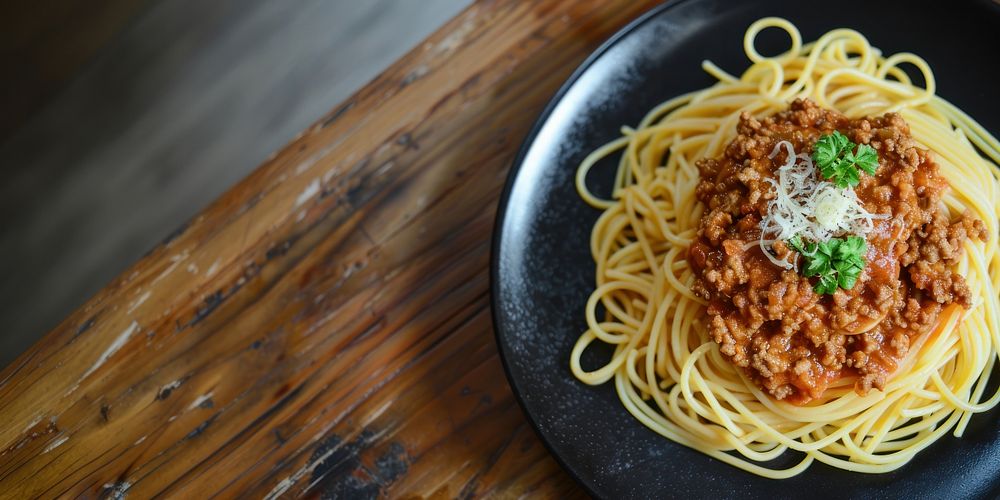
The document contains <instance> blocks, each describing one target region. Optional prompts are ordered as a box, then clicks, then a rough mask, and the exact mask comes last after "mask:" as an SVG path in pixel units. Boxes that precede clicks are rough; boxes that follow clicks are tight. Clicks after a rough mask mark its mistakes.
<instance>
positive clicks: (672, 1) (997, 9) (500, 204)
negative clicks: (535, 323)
mask: <svg viewBox="0 0 1000 500" xmlns="http://www.w3.org/2000/svg"><path fill="white" fill-rule="evenodd" d="M697 1H700V0H665V1H663V2H661V3H659V4H657V5H655V6H653V7H651V8H649V9H648V10H647V11H645V12H643V13H641V14H640V15H638V16H636V17H635V18H634V19H632V20H631V21H629V22H628V23H626V24H625V25H624V26H622V27H621V28H619V29H618V31H616V32H615V33H614V34H613V35H611V36H610V37H608V38H607V39H606V40H605V41H603V42H602V43H601V44H600V45H599V46H598V47H597V48H596V49H594V50H593V51H592V52H591V53H590V54H589V55H588V56H587V57H586V58H585V59H584V60H583V61H582V62H581V63H580V64H579V65H578V66H577V67H576V68H575V69H574V70H573V72H572V73H570V75H569V76H568V77H566V80H565V81H564V82H563V83H562V85H560V87H559V88H558V90H557V91H556V92H555V93H554V94H553V95H552V97H551V98H550V99H549V100H548V101H547V103H546V105H545V106H544V108H542V111H541V112H540V113H539V115H538V117H537V118H536V119H535V121H534V122H533V124H532V126H531V128H530V129H529V130H528V132H527V133H526V134H525V135H524V138H523V139H522V141H521V144H520V146H519V147H518V150H517V153H516V155H515V156H514V158H513V160H512V161H511V166H510V169H509V171H508V173H507V176H506V178H505V180H504V187H503V190H502V191H501V193H500V196H499V198H498V201H497V212H496V215H495V218H494V226H493V231H492V237H491V243H490V261H489V262H490V264H489V265H490V270H489V280H490V285H489V289H490V316H491V321H492V323H493V336H494V341H495V342H496V345H497V351H498V354H499V358H500V362H501V365H502V366H503V371H504V376H505V377H506V378H507V383H508V386H509V387H510V388H511V392H512V393H513V395H514V399H515V400H516V401H517V404H518V406H520V408H521V412H522V414H523V415H524V417H525V419H526V420H527V421H528V423H529V425H530V426H531V428H532V430H533V432H534V433H535V435H536V436H537V437H538V439H539V440H540V441H541V442H542V444H543V445H544V447H545V449H546V451H547V452H548V454H549V456H551V457H552V458H553V459H554V460H555V461H556V462H557V463H558V464H559V466H560V467H561V468H562V469H563V471H565V472H566V473H567V474H568V475H569V476H570V477H572V478H573V480H574V481H575V482H576V483H577V484H578V485H580V486H581V487H582V488H583V489H584V491H585V492H586V493H587V494H588V495H589V496H591V497H595V498H606V497H608V492H607V491H606V490H605V489H603V488H600V487H599V486H598V484H597V482H596V481H595V480H594V478H591V477H587V476H585V475H583V474H581V473H580V471H578V470H577V469H575V468H574V466H572V465H571V464H570V463H569V462H567V461H566V460H565V458H564V457H563V456H562V455H560V454H559V453H557V452H556V450H555V448H554V446H555V445H554V443H553V442H552V440H550V438H549V437H548V436H547V435H546V433H544V432H542V430H541V428H540V427H539V423H538V421H537V419H536V417H535V416H534V415H532V413H531V412H530V411H528V408H527V404H526V402H525V399H524V395H523V394H522V392H521V391H520V390H519V388H518V386H517V384H516V383H515V381H514V377H513V373H512V369H511V361H510V358H511V356H512V353H511V351H510V349H509V347H508V346H507V345H506V344H505V343H504V342H503V341H502V337H504V336H506V335H508V334H509V328H505V327H503V326H502V325H503V323H502V322H501V319H500V316H501V313H500V307H499V306H500V304H501V301H500V273H499V269H500V260H501V252H500V248H501V245H502V244H503V241H504V237H503V232H504V231H503V229H504V224H505V223H506V220H507V215H508V214H507V212H508V208H509V205H510V203H509V202H510V197H511V194H512V193H513V190H514V184H515V181H516V179H517V177H518V175H519V174H520V172H521V170H522V167H523V164H524V160H525V158H526V157H527V154H528V151H529V150H530V149H531V148H532V146H533V145H534V143H535V140H536V139H537V137H538V135H539V132H540V131H541V129H542V128H543V127H544V125H545V124H546V122H548V121H549V119H550V118H551V116H552V113H553V111H554V110H555V108H556V107H557V106H558V105H559V104H560V103H561V102H562V100H563V99H564V98H565V96H566V94H567V93H568V92H569V91H570V90H571V89H572V88H573V87H574V86H575V85H576V83H577V82H578V81H579V79H580V78H581V77H582V76H583V75H584V73H586V72H587V71H588V70H589V69H590V68H591V66H593V65H594V64H595V63H596V62H598V60H600V59H601V58H602V57H603V56H604V55H605V54H606V53H607V52H608V51H610V50H611V49H612V48H614V47H615V46H616V45H617V44H618V43H619V42H620V41H621V40H622V39H624V38H626V37H628V36H629V35H631V34H632V33H633V32H634V31H636V30H637V29H639V28H640V27H642V26H643V25H645V24H646V23H647V22H649V21H650V20H651V19H653V18H656V17H658V16H660V15H661V14H664V13H666V12H669V11H671V10H673V9H675V8H679V7H681V6H684V5H687V4H690V3H695V2H697ZM965 3H968V4H973V5H980V6H984V5H985V6H987V7H988V8H991V9H992V10H993V12H994V13H995V14H997V15H998V19H1000V0H965ZM997 369H1000V368H997ZM998 443H1000V441H998ZM993 484H994V487H993V488H994V489H991V490H990V491H1000V489H996V488H1000V486H998V485H1000V477H997V478H994V481H993Z"/></svg>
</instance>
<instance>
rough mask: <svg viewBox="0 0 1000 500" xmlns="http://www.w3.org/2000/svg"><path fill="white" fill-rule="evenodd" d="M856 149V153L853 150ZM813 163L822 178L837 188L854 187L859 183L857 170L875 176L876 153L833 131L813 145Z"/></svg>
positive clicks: (872, 149) (870, 148) (859, 175)
mask: <svg viewBox="0 0 1000 500" xmlns="http://www.w3.org/2000/svg"><path fill="white" fill-rule="evenodd" d="M855 147H857V152H855V150H854V148H855ZM813 161H814V162H816V165H817V166H818V167H819V171H820V173H821V174H823V177H826V178H827V179H830V180H832V181H833V183H834V184H836V185H837V187H839V188H846V187H854V186H857V185H858V183H859V182H861V174H860V173H859V172H858V169H861V170H863V171H865V172H867V173H868V175H875V169H877V168H878V151H875V148H873V147H871V146H869V145H867V144H862V145H860V146H858V145H857V144H854V143H853V142H851V140H850V139H848V138H847V136H846V135H844V134H841V133H840V132H839V131H836V130H834V131H833V133H832V134H827V135H824V136H822V137H820V138H819V141H817V142H816V144H814V145H813Z"/></svg>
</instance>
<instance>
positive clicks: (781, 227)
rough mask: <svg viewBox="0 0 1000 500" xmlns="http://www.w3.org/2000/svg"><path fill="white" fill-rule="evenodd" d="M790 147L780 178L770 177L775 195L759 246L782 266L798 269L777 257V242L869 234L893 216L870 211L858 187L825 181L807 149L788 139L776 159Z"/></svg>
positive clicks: (778, 148)
mask: <svg viewBox="0 0 1000 500" xmlns="http://www.w3.org/2000/svg"><path fill="white" fill-rule="evenodd" d="M782 148H784V150H785V152H786V153H787V155H786V160H785V163H784V164H783V165H781V166H780V167H778V170H777V174H778V176H777V178H776V179H775V178H767V179H766V181H767V182H768V183H770V184H771V186H773V187H774V199H772V200H771V201H770V202H769V203H768V207H767V216H766V217H764V219H763V220H761V222H760V229H761V234H760V239H759V241H758V242H757V244H758V245H759V246H760V249H761V250H762V251H763V252H764V255H765V256H767V258H768V259H770V260H771V262H773V263H774V264H775V265H776V266H779V267H782V268H785V269H792V268H797V263H796V262H789V261H787V260H783V259H779V258H777V257H776V256H775V255H774V253H773V251H772V249H771V248H770V247H771V245H773V244H774V242H776V241H783V240H788V239H790V238H792V237H794V236H796V235H798V236H799V237H801V238H802V239H804V240H808V241H814V242H820V241H826V240H828V239H830V238H832V237H837V236H842V235H844V234H854V235H857V236H861V237H862V238H864V237H865V235H867V234H868V233H869V232H871V231H872V230H873V229H874V228H875V223H874V222H873V221H874V220H876V219H888V218H889V215H888V214H872V213H871V212H868V211H867V210H865V207H864V206H862V204H861V200H859V199H858V195H857V193H855V192H854V189H852V188H843V189H841V188H838V187H837V186H836V185H834V184H833V183H831V182H827V181H825V180H822V178H821V176H820V175H819V174H818V172H817V171H816V167H815V165H813V161H812V157H810V156H809V155H808V154H806V153H799V154H796V153H795V148H794V146H792V143H790V142H788V141H780V142H778V144H776V145H775V146H774V150H772V151H771V156H770V157H771V158H774V157H775V156H777V155H778V153H779V152H780V151H781V149H782Z"/></svg>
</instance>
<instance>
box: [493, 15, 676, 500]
mask: <svg viewBox="0 0 1000 500" xmlns="http://www.w3.org/2000/svg"><path fill="white" fill-rule="evenodd" d="M691 1H693V0H673V1H671V0H667V1H664V2H661V3H660V4H658V5H655V6H653V7H651V8H650V9H649V10H647V11H645V12H643V13H642V14H640V15H639V16H637V17H636V18H635V19H633V20H631V21H629V22H628V23H627V24H626V25H625V26H623V27H621V28H619V29H618V31H616V32H615V33H614V34H613V35H611V36H610V37H609V38H608V39H607V40H605V41H604V42H602V43H601V45H600V46H598V47H597V48H596V49H594V50H593V51H592V52H591V53H590V54H589V55H588V56H587V57H586V58H585V59H584V60H583V62H581V63H580V64H579V65H578V66H577V67H576V69H574V70H573V72H572V73H571V74H570V75H569V76H568V77H567V78H566V81H564V82H563V84H562V85H561V86H560V87H559V89H558V90H557V91H556V93H555V94H553V95H552V97H551V98H550V99H549V101H548V102H547V103H546V104H545V107H544V108H542V111H541V113H539V115H538V118H536V119H535V121H534V123H533V124H532V126H531V128H530V129H529V130H528V133H527V134H525V136H524V139H522V140H521V145H520V146H519V147H518V150H517V154H516V155H514V159H513V160H512V162H511V166H510V170H509V171H508V172H507V177H506V179H505V180H504V188H503V191H501V192H500V197H499V198H498V200H497V213H496V217H495V219H494V221H493V236H492V241H491V242H490V318H491V320H492V322H493V340H494V341H495V342H496V344H497V351H498V353H499V356H500V364H502V365H503V371H504V376H505V377H506V378H507V385H508V386H510V388H511V392H512V393H513V394H514V399H515V400H516V401H517V404H518V406H520V407H521V413H522V414H523V415H524V417H525V419H526V420H527V421H528V424H529V425H530V426H531V429H532V431H534V433H535V436H537V437H538V439H539V440H540V441H541V442H542V444H543V445H544V446H545V449H546V451H547V452H548V454H549V456H551V457H552V458H553V459H555V461H556V462H557V463H558V464H559V466H560V467H562V469H563V470H564V471H566V473H567V474H569V475H570V477H572V478H573V480H574V481H576V483H577V484H578V485H580V486H582V487H583V489H584V490H585V491H586V492H587V494H588V495H590V496H591V497H597V498H603V497H605V496H606V495H604V493H605V492H604V491H603V490H601V489H599V488H597V486H596V485H595V484H594V482H593V480H592V479H591V478H586V477H584V476H583V475H582V474H580V473H579V471H577V470H576V469H574V468H573V467H572V466H571V465H570V464H569V463H568V462H566V461H565V460H564V459H563V457H562V456H561V455H560V454H559V453H557V452H556V450H555V449H554V445H553V443H551V442H550V440H549V439H548V437H546V435H545V433H543V432H542V431H541V429H540V428H539V425H538V422H537V421H536V419H535V417H534V416H532V414H531V412H530V411H528V408H527V406H526V403H525V401H524V397H523V396H522V394H521V392H520V391H519V390H518V389H517V386H516V384H515V382H514V378H513V375H512V373H511V364H510V361H509V359H508V357H509V356H510V353H509V352H508V350H509V349H508V347H507V346H506V345H505V344H504V343H503V342H502V341H501V335H503V334H502V333H501V330H503V328H502V327H501V321H500V317H499V316H500V313H499V310H500V308H499V302H500V300H499V296H500V276H499V270H500V246H501V244H502V242H503V227H504V223H505V222H506V219H507V209H508V207H509V202H510V196H511V193H512V192H513V190H514V181H515V180H516V179H517V176H518V174H519V173H520V172H521V167H522V166H523V165H524V159H525V157H526V156H527V154H528V150H530V149H531V146H532V145H533V144H534V142H535V139H536V138H537V137H538V133H539V132H540V131H541V129H542V127H543V126H544V125H545V123H546V122H548V119H549V117H550V116H552V112H553V111H554V110H555V108H556V106H558V105H559V103H560V102H562V100H563V98H564V97H565V96H566V94H567V93H568V92H569V91H570V89H571V88H572V87H573V86H574V85H575V84H576V82H577V81H578V80H579V79H580V77H581V76H583V74H584V73H585V72H586V71H587V70H588V69H589V68H590V67H591V66H592V65H593V64H594V63H595V62H597V61H598V60H599V59H600V58H601V57H602V56H604V54H605V53H607V52H608V51H609V50H611V48H612V47H614V46H615V45H617V44H618V42H619V41H621V40H622V39H623V38H625V37H626V36H628V35H629V34H631V33H632V32H633V31H635V30H636V29H638V28H639V27H640V26H642V25H644V24H645V23H647V22H648V21H649V20H650V19H652V18H654V17H656V16H658V15H660V14H661V13H663V12H666V11H669V10H671V9H674V8H676V7H679V6H681V5H684V4H687V3H690V2H691Z"/></svg>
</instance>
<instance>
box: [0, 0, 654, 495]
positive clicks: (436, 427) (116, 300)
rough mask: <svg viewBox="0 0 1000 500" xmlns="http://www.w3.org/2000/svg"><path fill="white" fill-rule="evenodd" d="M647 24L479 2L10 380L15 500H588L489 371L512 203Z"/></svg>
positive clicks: (1, 441)
mask: <svg viewBox="0 0 1000 500" xmlns="http://www.w3.org/2000/svg"><path fill="white" fill-rule="evenodd" d="M653 3H654V2H625V1H597V0H594V1H580V2H563V1H559V0H542V1H536V2H519V1H488V2H480V3H477V4H475V5H473V6H472V7H470V8H469V9H468V10H466V11H465V12H464V13H463V14H461V15H460V16H458V17H457V18H455V19H454V20H452V21H451V22H449V23H448V24H446V25H445V26H444V27H442V28H441V29H440V30H439V31H438V32H437V33H436V34H434V35H433V36H431V37H430V38H429V39H428V40H427V41H426V42H425V43H423V44H421V45H420V46H418V47H417V48H416V49H414V50H413V51H412V52H410V53H409V54H408V55H406V56H405V57H403V58H402V59H401V60H399V61H398V62H397V63H396V64H394V65H393V66H392V67H390V69H388V70H387V71H386V72H385V73H383V74H382V75H381V76H379V77H378V78H377V79H376V80H375V81H373V82H371V83H370V84H369V85H367V86H366V87H365V88H363V89H362V90H361V91H360V92H358V93H357V94H356V95H355V96H353V97H352V98H350V99H349V100H348V101H347V102H345V103H343V104H342V105H341V106H339V107H338V108H337V109H335V110H333V111H332V112H331V113H330V114H329V115H328V116H327V117H326V118H324V119H323V120H322V121H320V122H319V123H317V124H316V125H315V126H313V127H312V128H310V129H309V130H307V131H305V132H304V133H303V134H302V135H301V136H300V137H299V138H297V139H296V140H294V141H293V142H292V143H291V144H289V145H288V146H287V147H286V148H285V149H283V150H282V151H281V152H280V153H279V154H277V155H276V156H275V157H274V158H273V159H272V160H270V161H268V162H267V163H265V164H264V165H262V166H261V167H260V168H259V169H258V170H257V171H255V172H254V173H253V174H252V175H250V176H249V177H248V178H247V179H245V180H244V181H243V182H241V183H239V184H238V185H237V186H235V187H234V188H233V189H232V190H230V191H229V192H228V193H226V194H225V195H224V196H222V197H221V198H220V199H219V200H218V201H217V202H216V203H214V204H212V205H211V206H210V207H209V208H208V209H206V210H205V211H204V212H203V213H202V214H201V215H199V216H197V217H195V218H194V219H193V220H191V221H190V222H189V223H188V224H186V225H185V226H184V227H183V228H181V230H179V231H177V232H176V233H175V234H172V235H170V236H169V237H167V238H166V239H165V240H164V242H163V243H162V244H161V245H159V246H158V247H157V248H155V249H154V250H152V251H151V252H150V254H149V255H148V256H147V257H145V258H144V259H142V260H141V261H140V262H139V263H137V264H136V265H134V266H133V267H132V268H130V269H129V270H128V271H126V272H125V273H124V274H122V275H121V276H120V277H119V278H118V279H116V280H115V281H113V282H112V283H111V284H110V285H108V287H107V288H105V289H104V290H103V291H102V292H100V293H99V294H98V295H96V296H95V297H94V298H92V299H91V300H90V301H88V302H87V304H86V305H85V306H84V307H82V308H81V309H80V310H78V311H76V312H75V313H74V314H72V315H71V316H70V317H69V318H67V319H66V320H65V321H64V322H63V323H62V324H61V325H60V326H59V327H58V328H56V329H55V330H54V331H52V332H51V333H50V334H49V335H48V336H46V337H45V339H44V340H43V341H42V342H40V343H38V344H37V345H35V346H34V347H33V348H31V349H30V350H29V351H28V352H26V353H25V354H24V355H22V356H21V357H19V358H18V359H17V361H15V362H14V363H13V364H12V365H10V366H8V367H7V368H6V369H5V370H4V371H3V372H0V421H2V422H4V423H5V425H3V426H2V428H0V450H2V451H0V496H5V497H11V498H25V497H34V496H43V497H52V496H56V495H71V496H78V495H82V496H89V497H96V496H101V495H105V496H122V495H125V494H127V495H129V496H136V497H141V498H145V497H150V496H154V495H170V496H177V497H183V498H208V497H211V496H221V497H261V496H264V497H277V496H281V495H291V496H310V495H322V496H335V497H337V496H343V497H355V496H379V495H388V496H394V497H396V496H403V497H409V496H427V497H434V496H438V497H454V496H481V495H482V496H489V495H500V496H516V495H522V494H527V493H532V494H536V495H540V496H550V497H551V496H558V497H564V496H576V495H580V491H579V490H578V489H577V487H576V486H575V485H574V483H573V482H572V480H571V479H569V477H568V476H567V475H565V474H564V473H563V472H561V471H560V470H559V468H558V466H557V465H556V463H555V462H554V461H553V460H552V459H551V457H550V456H549V455H548V454H547V452H546V451H545V449H544V447H542V446H541V444H540V442H539V441H538V440H537V438H536V437H535V435H534V433H533V432H532V430H531V429H530V427H529V426H528V424H527V423H526V421H525V419H524V417H523V415H522V413H521V410H520V408H519V407H518V406H517V404H516V403H515V401H514V400H513V397H512V395H511V393H510V389H509V387H508V385H507V382H506V379H505V377H504V376H503V369H502V367H501V365H500V362H499V360H498V357H497V353H496V347H495V342H494V339H493V334H492V326H491V323H490V314H489V291H488V265H489V251H490V236H491V232H492V226H493V219H494V215H495V211H496V204H497V197H498V195H499V192H500V190H501V188H502V186H503V182H504V180H505V177H506V174H507V170H508V168H509V166H510V163H511V161H512V159H513V155H514V153H515V151H516V148H517V146H518V145H519V143H520V141H521V139H522V138H523V137H524V135H525V133H526V132H527V130H528V128H529V127H530V125H531V123H532V121H533V120H534V119H535V118H536V117H537V115H538V113H539V112H540V110H541V108H542V107H543V106H544V104H545V102H546V101H547V100H548V99H549V98H550V97H551V96H552V94H553V93H554V92H555V90H556V89H557V88H558V86H559V84H560V83H561V82H562V81H563V80H564V79H565V78H566V76H568V74H569V73H570V72H571V71H572V69H573V68H574V67H576V65H577V64H579V62H580V61H581V60H582V59H583V58H584V57H585V56H586V55H587V54H588V53H589V52H590V51H591V50H593V49H594V48H595V47H596V46H597V44H599V42H600V41H602V40H603V39H605V38H606V37H608V36H609V35H610V34H612V33H613V32H614V31H615V30H617V29H618V28H620V27H621V26H622V25H624V24H625V23H626V22H627V21H629V20H630V19H632V18H634V17H635V16H637V15H638V14H640V13H641V12H642V11H644V10H646V9H648V8H649V7H651V6H652V5H653Z"/></svg>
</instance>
